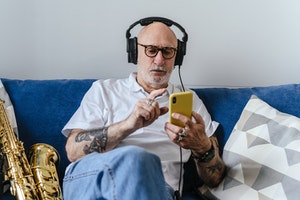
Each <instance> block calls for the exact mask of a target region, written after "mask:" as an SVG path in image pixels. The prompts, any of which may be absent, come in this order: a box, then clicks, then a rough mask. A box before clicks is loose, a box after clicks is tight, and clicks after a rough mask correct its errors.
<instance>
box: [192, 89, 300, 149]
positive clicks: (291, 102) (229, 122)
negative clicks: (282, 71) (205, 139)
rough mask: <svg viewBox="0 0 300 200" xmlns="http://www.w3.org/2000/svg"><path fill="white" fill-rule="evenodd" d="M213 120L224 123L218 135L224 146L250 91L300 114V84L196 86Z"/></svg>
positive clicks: (294, 113) (277, 105) (298, 115)
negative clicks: (245, 86) (247, 86)
mask: <svg viewBox="0 0 300 200" xmlns="http://www.w3.org/2000/svg"><path fill="white" fill-rule="evenodd" d="M194 90H195V92H196V93H197V95H198V96H199V97H200V98H201V99H202V100H203V102H204V104H205V105H206V107H207V109H208V111H209V113H210V114H211V116H212V118H213V120H215V121H217V122H219V123H220V124H221V128H222V131H221V132H220V133H219V135H218V139H219V143H220V146H221V149H222V148H223V146H224V144H225V143H226V141H227V139H228V138H229V136H230V133H231V131H232V129H233V127H234V125H235V123H236V122H237V120H238V119H239V117H240V115H241V113H242V110H243V108H244V106H245V105H246V103H247V102H248V100H249V98H250V96H251V95H253V94H254V95H256V96H259V97H260V98H261V99H262V100H264V101H266V102H268V103H269V104H270V105H271V106H273V107H275V108H277V109H278V110H280V111H282V112H286V113H289V114H292V115H295V116H297V117H300V106H299V104H300V103H299V102H300V84H286V85H277V86H268V87H253V88H194Z"/></svg>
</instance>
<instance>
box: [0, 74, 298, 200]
mask: <svg viewBox="0 0 300 200" xmlns="http://www.w3.org/2000/svg"><path fill="white" fill-rule="evenodd" d="M1 80H2V83H3V85H4V87H5V89H6V91H7V92H8V94H9V96H10V98H11V101H12V103H13V106H14V109H15V115H16V119H17V124H18V129H19V135H20V140H21V141H23V142H24V147H25V149H28V148H29V147H30V146H31V145H32V144H35V143H48V144H50V145H52V146H53V147H55V148H56V149H57V150H58V152H59V153H60V162H59V164H58V167H57V170H58V174H59V177H60V183H62V177H63V174H64V171H65V168H66V167H67V165H68V164H69V161H68V160H67V157H66V154H65V149H64V145H65V142H66V138H65V137H64V136H63V135H62V134H61V132H60V131H61V129H62V128H63V126H64V125H65V124H66V122H67V121H68V120H69V118H70V117H71V116H72V114H73V113H74V111H75V110H76V108H77V107H78V106H79V104H80V101H81V98H82V97H83V95H84V94H85V92H86V91H87V90H88V88H89V87H90V86H91V84H92V82H93V81H94V80H93V79H85V80H74V79H73V80H13V79H5V78H3V79H1ZM193 90H195V91H196V93H197V94H198V95H199V97H200V98H201V99H202V100H203V102H204V104H205V105H206V107H207V109H208V111H209V112H210V113H211V116H212V118H213V119H214V120H215V121H218V122H220V124H221V126H220V129H218V139H219V143H220V146H221V149H222V148H223V147H224V144H225V143H226V141H227V139H228V137H229V135H230V133H231V131H232V129H233V127H234V125H235V123H236V122H237V120H238V119H239V116H240V114H241V112H242V110H243V108H244V106H245V105H246V103H247V101H248V100H249V98H250V96H251V95H252V94H256V95H257V96H258V97H260V98H261V99H262V100H264V101H266V102H267V103H269V104H270V105H271V106H273V107H275V108H277V109H278V110H280V111H282V112H286V113H290V114H293V115H295V116H298V117H300V106H299V105H300V84H287V85H278V86H269V87H254V88H235V89H229V88H193ZM191 163H192V162H189V163H188V164H187V165H186V166H185V168H186V174H185V180H184V182H185V187H184V191H185V195H184V198H183V199H185V200H188V199H199V198H198V197H196V196H195V195H194V194H193V192H192V189H191V188H193V186H194V183H193V178H195V175H194V174H195V171H194V170H195V169H194V167H193V166H192V165H191ZM196 184H198V183H196ZM200 184H201V183H200ZM4 199H12V197H11V196H10V195H9V194H5V195H4Z"/></svg>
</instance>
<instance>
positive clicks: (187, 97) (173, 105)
mask: <svg viewBox="0 0 300 200" xmlns="http://www.w3.org/2000/svg"><path fill="white" fill-rule="evenodd" d="M192 109H193V93H192V92H191V91H188V92H177V93H173V94H171V95H170V98H169V120H170V122H171V123H172V124H175V125H177V126H181V127H184V124H183V123H182V122H181V121H179V120H177V119H174V118H173V117H172V113H180V114H183V115H185V116H187V117H189V118H190V119H191V118H192Z"/></svg>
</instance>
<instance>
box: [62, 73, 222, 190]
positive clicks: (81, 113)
mask: <svg viewBox="0 0 300 200" xmlns="http://www.w3.org/2000/svg"><path fill="white" fill-rule="evenodd" d="M180 88H181V87H179V86H177V87H176V86H174V85H173V84H171V83H169V85H168V88H167V92H166V93H164V94H163V95H161V96H159V97H157V98H156V99H155V100H156V101H157V102H158V103H159V106H160V107H163V106H168V104H169V96H170V94H172V93H175V92H180V91H181V89H180ZM148 95H149V94H148V93H147V92H145V91H144V89H143V88H142V87H141V86H140V85H139V84H138V83H137V82H136V73H132V74H130V76H129V78H126V79H107V80H97V81H95V82H94V83H93V84H92V86H91V88H90V89H89V90H88V91H87V93H86V94H85V95H84V97H83V99H82V102H81V104H80V106H79V108H78V109H77V111H76V112H75V113H74V115H73V116H72V117H71V119H70V120H69V122H68V123H67V124H66V125H65V127H64V128H63V130H62V133H63V134H64V135H65V136H68V135H69V134H70V132H71V130H72V129H76V128H80V129H85V130H86V129H95V128H101V127H103V126H109V125H111V124H114V123H117V122H119V121H122V120H124V119H125V118H127V117H128V116H129V115H130V113H131V112H132V110H133V108H134V106H135V104H136V102H137V101H138V100H139V99H142V98H146V97H147V96H148ZM193 110H194V111H195V112H197V113H199V114H200V115H201V116H202V118H203V119H204V122H205V127H206V133H207V135H208V136H211V135H212V134H213V133H214V131H215V130H216V128H217V126H218V123H216V122H214V121H212V120H211V117H210V114H209V113H208V112H207V110H206V108H205V106H204V104H203V102H202V101H201V100H200V99H199V97H198V96H197V95H196V94H195V93H194V92H193ZM168 120H169V113H166V114H165V115H162V116H160V117H159V118H158V119H157V120H156V121H154V122H153V123H152V124H151V125H149V126H147V127H144V128H140V129H138V130H137V131H135V132H133V133H132V134H130V135H129V136H128V137H126V138H125V139H124V140H123V141H122V142H121V143H120V144H119V145H118V146H117V147H116V148H118V147H121V146H127V145H136V146H139V147H142V148H144V149H145V150H147V151H149V152H151V153H154V154H156V155H158V156H159V157H160V159H161V163H162V170H163V173H164V176H165V179H166V182H167V183H168V184H169V185H170V186H172V187H173V188H174V189H175V190H177V189H178V183H179V177H180V173H179V170H180V154H179V146H178V145H177V144H174V143H173V142H172V141H171V140H170V139H169V137H168V135H167V133H166V132H165V131H164V124H165V123H166V122H167V121H168ZM190 153H191V152H190V150H187V149H182V161H183V162H187V160H188V159H189V157H190Z"/></svg>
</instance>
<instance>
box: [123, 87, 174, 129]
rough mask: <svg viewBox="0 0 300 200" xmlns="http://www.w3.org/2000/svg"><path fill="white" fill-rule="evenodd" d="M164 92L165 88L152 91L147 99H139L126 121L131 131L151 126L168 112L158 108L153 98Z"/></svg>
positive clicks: (163, 108) (165, 108)
mask: <svg viewBox="0 0 300 200" xmlns="http://www.w3.org/2000/svg"><path fill="white" fill-rule="evenodd" d="M165 91H166V89H165V88H163V89H158V90H153V91H152V92H151V93H150V94H149V96H148V97H147V98H145V99H140V100H139V101H138V102H137V103H136V105H135V107H134V109H133V111H132V113H131V114H130V115H129V117H128V118H127V119H126V122H127V125H128V126H129V127H131V129H132V130H133V131H134V130H137V129H139V128H142V127H145V126H148V125H150V124H152V123H153V122H154V121H155V120H156V119H157V118H158V117H159V116H161V115H164V114H166V113H167V112H168V110H169V109H168V107H161V108H160V107H159V104H158V102H157V101H155V98H156V97H157V96H160V95H162V94H163V93H164V92H165Z"/></svg>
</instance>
